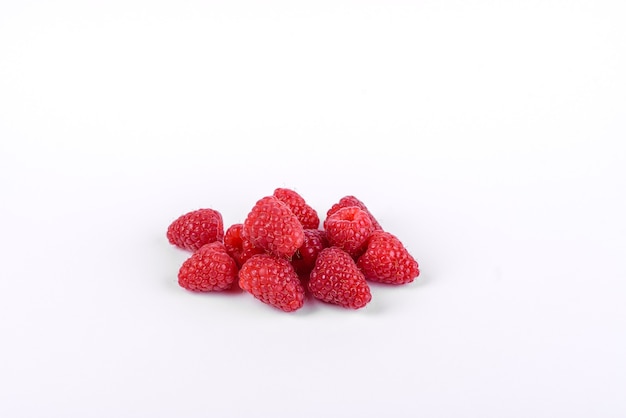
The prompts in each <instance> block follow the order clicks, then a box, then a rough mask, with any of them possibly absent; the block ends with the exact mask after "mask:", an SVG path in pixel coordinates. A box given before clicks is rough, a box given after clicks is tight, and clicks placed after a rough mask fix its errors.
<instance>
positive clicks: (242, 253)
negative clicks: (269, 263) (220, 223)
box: [224, 224, 264, 267]
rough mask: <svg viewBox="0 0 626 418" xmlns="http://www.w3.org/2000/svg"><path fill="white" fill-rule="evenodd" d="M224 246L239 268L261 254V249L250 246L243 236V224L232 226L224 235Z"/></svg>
mask: <svg viewBox="0 0 626 418" xmlns="http://www.w3.org/2000/svg"><path fill="white" fill-rule="evenodd" d="M224 246H225V247H226V251H227V252H228V255H230V256H231V257H232V258H233V259H234V260H235V262H236V263H237V266H239V267H241V266H242V265H243V263H245V262H246V260H248V259H249V258H250V257H252V256H253V255H255V254H263V253H264V251H263V249H262V248H259V247H255V246H254V245H252V243H251V242H250V240H249V239H247V238H245V237H244V236H243V224H234V225H231V226H230V228H228V229H227V230H226V233H225V234H224Z"/></svg>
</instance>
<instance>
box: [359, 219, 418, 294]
mask: <svg viewBox="0 0 626 418" xmlns="http://www.w3.org/2000/svg"><path fill="white" fill-rule="evenodd" d="M357 265H358V266H359V268H360V269H361V271H362V272H363V274H364V275H365V277H366V278H367V279H368V280H372V281H374V282H381V283H389V284H405V283H411V282H412V281H413V280H414V279H415V278H416V277H417V276H419V274H420V271H419V266H418V264H417V261H415V259H414V258H413V257H412V256H411V254H409V252H408V251H407V250H406V248H404V245H402V243H401V242H400V240H399V239H398V238H396V237H395V236H394V235H392V234H390V233H388V232H383V231H377V232H375V233H374V234H372V236H371V237H370V239H369V241H368V244H367V250H366V251H365V253H364V254H363V255H362V256H361V257H360V258H359V260H358V261H357Z"/></svg>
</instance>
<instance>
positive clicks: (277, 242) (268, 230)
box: [243, 196, 304, 257]
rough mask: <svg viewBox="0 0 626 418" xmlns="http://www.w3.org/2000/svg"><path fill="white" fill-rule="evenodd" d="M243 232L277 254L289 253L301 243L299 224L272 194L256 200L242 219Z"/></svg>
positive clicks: (257, 243)
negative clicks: (246, 215) (244, 218)
mask: <svg viewBox="0 0 626 418" xmlns="http://www.w3.org/2000/svg"><path fill="white" fill-rule="evenodd" d="M243 236H244V237H246V238H248V239H249V240H250V242H251V243H252V244H253V245H254V246H256V247H261V248H262V249H264V250H266V251H268V252H270V253H272V254H274V255H277V256H279V257H291V256H293V253H295V252H296V250H297V249H298V248H300V247H301V246H302V244H303V243H304V232H303V230H302V224H300V221H298V218H296V216H295V215H294V214H293V212H291V210H290V209H289V207H288V206H287V205H285V204H284V203H283V202H281V201H280V200H278V199H276V198H275V197H274V196H267V197H264V198H262V199H261V200H259V201H258V202H257V203H256V205H254V207H253V208H252V211H250V213H249V214H248V217H247V218H246V220H245V221H244V223H243Z"/></svg>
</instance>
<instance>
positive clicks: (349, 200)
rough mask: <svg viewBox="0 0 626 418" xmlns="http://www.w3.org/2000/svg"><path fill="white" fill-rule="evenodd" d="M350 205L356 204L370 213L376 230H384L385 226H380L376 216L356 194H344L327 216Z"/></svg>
mask: <svg viewBox="0 0 626 418" xmlns="http://www.w3.org/2000/svg"><path fill="white" fill-rule="evenodd" d="M350 206H356V207H357V208H359V209H362V210H364V211H365V212H367V214H368V215H369V217H370V219H371V220H372V224H373V225H374V229H375V230H376V231H382V230H383V228H382V227H381V226H380V224H379V223H378V221H377V220H376V218H374V216H373V215H372V214H371V212H370V211H369V210H368V209H367V207H366V206H365V204H364V203H363V202H361V201H360V200H359V199H357V198H356V197H354V196H344V197H342V198H341V199H340V200H339V203H335V204H334V205H333V206H332V207H331V208H330V209H329V210H328V212H327V213H326V217H327V218H328V217H330V215H332V214H333V213H335V212H337V211H338V210H339V209H342V208H347V207H350Z"/></svg>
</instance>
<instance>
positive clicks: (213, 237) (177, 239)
mask: <svg viewBox="0 0 626 418" xmlns="http://www.w3.org/2000/svg"><path fill="white" fill-rule="evenodd" d="M223 238H224V222H223V221H222V215H221V214H220V213H219V212H218V211H216V210H214V209H198V210H195V211H193V212H189V213H186V214H184V215H182V216H181V217H179V218H178V219H176V220H175V221H174V222H172V223H171V224H170V226H169V227H168V228H167V239H168V241H169V242H170V243H171V244H173V245H175V246H177V247H179V248H182V249H185V250H189V251H196V250H198V249H199V248H200V247H202V246H203V245H205V244H209V243H211V242H216V241H222V239H223Z"/></svg>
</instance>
